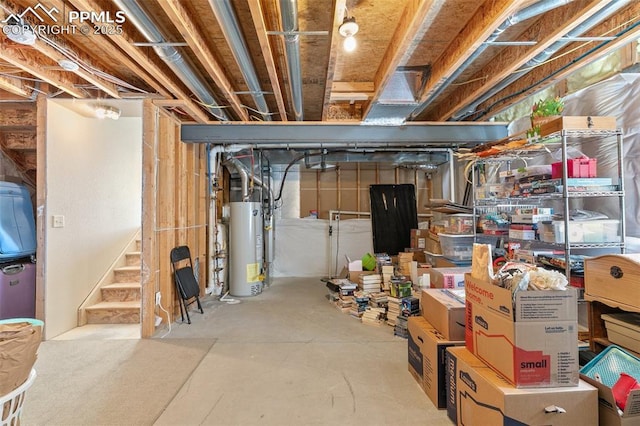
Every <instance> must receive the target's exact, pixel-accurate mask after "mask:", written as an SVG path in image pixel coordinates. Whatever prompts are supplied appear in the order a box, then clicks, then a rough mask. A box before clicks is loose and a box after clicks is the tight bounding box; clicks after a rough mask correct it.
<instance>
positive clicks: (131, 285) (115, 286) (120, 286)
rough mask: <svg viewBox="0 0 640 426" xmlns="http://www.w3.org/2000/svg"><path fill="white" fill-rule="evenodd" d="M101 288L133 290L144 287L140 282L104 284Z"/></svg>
mask: <svg viewBox="0 0 640 426" xmlns="http://www.w3.org/2000/svg"><path fill="white" fill-rule="evenodd" d="M100 288H102V289H108V290H120V289H122V290H132V289H139V288H142V285H141V284H140V283H111V284H107V285H103V286H102V287H100Z"/></svg>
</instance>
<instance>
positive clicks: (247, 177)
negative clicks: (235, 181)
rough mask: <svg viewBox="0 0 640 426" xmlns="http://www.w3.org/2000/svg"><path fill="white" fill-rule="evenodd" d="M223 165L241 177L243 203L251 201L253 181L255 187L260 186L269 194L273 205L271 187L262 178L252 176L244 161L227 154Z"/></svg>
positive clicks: (270, 202)
mask: <svg viewBox="0 0 640 426" xmlns="http://www.w3.org/2000/svg"><path fill="white" fill-rule="evenodd" d="M223 164H224V165H225V166H227V167H229V168H233V169H234V170H235V171H237V172H238V174H239V175H240V184H241V185H242V201H249V197H250V194H249V181H252V182H253V183H254V184H255V185H258V186H260V187H261V188H263V189H264V190H265V191H267V192H268V193H269V204H270V205H272V203H273V194H272V193H271V188H270V187H269V185H267V184H266V183H264V182H263V181H262V179H260V177H258V176H256V175H251V174H250V171H249V170H247V167H246V166H245V165H244V164H243V163H242V161H240V160H238V159H237V158H234V157H233V156H232V155H231V154H227V155H226V156H225V158H224V161H223Z"/></svg>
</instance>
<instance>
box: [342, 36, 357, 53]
mask: <svg viewBox="0 0 640 426" xmlns="http://www.w3.org/2000/svg"><path fill="white" fill-rule="evenodd" d="M356 45H357V43H356V39H355V37H354V36H352V35H348V36H347V37H345V39H344V43H343V44H342V47H343V48H344V51H345V52H353V51H354V50H356Z"/></svg>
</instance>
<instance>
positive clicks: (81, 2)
mask: <svg viewBox="0 0 640 426" xmlns="http://www.w3.org/2000/svg"><path fill="white" fill-rule="evenodd" d="M69 2H70V3H71V4H73V6H74V7H75V8H76V9H78V10H82V11H86V12H93V13H100V10H101V8H100V7H99V5H98V4H97V3H96V1H95V0H69ZM109 37H110V39H111V40H112V41H113V42H114V43H115V44H116V45H117V46H119V47H120V48H121V49H122V50H123V51H124V52H125V53H127V55H129V56H130V57H131V58H132V59H133V60H135V61H136V62H137V63H138V64H140V66H142V67H143V68H144V69H146V70H147V72H148V73H149V74H150V75H151V76H152V77H153V78H155V79H156V80H157V81H158V82H160V84H162V85H163V86H164V87H165V88H166V89H167V90H169V91H170V92H171V93H172V94H173V95H174V96H175V97H177V98H178V99H183V100H184V102H185V105H189V109H190V110H197V109H200V108H199V107H198V106H197V105H196V103H195V102H194V101H192V100H191V98H190V96H189V94H187V93H186V92H185V91H184V90H183V89H182V88H181V87H180V86H178V84H176V83H175V82H174V80H173V79H171V78H170V77H169V76H167V75H166V74H165V73H164V72H163V71H162V70H161V69H160V68H159V67H158V66H157V65H156V64H155V63H154V62H153V61H151V60H150V59H149V58H148V56H147V54H146V53H145V52H144V51H143V50H142V49H140V48H138V47H136V46H135V45H134V44H133V41H132V40H131V39H130V38H129V37H128V36H127V35H126V34H124V33H123V34H112V35H109Z"/></svg>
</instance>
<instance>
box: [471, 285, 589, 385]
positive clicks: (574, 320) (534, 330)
mask: <svg viewBox="0 0 640 426" xmlns="http://www.w3.org/2000/svg"><path fill="white" fill-rule="evenodd" d="M465 292H466V304H467V306H466V330H465V345H466V347H467V349H469V351H471V352H472V353H473V354H474V355H476V356H477V357H478V358H480V359H481V360H482V361H483V362H484V363H486V364H487V365H488V366H489V367H491V368H492V369H494V370H495V371H497V372H498V373H500V374H501V375H503V376H504V377H505V378H506V379H507V380H508V381H509V382H510V383H512V384H513V385H515V386H517V387H520V388H535V387H558V386H577V385H578V382H579V376H578V370H579V365H578V302H577V294H576V291H575V289H573V288H570V289H568V290H566V291H522V292H518V293H517V294H516V299H515V315H514V312H513V304H512V297H511V291H510V290H507V289H504V288H501V287H497V286H494V285H492V284H491V283H485V282H483V281H481V280H476V279H473V278H472V277H471V275H470V274H468V275H467V276H466V287H465Z"/></svg>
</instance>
